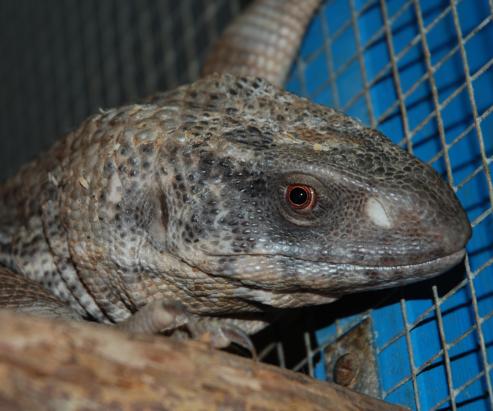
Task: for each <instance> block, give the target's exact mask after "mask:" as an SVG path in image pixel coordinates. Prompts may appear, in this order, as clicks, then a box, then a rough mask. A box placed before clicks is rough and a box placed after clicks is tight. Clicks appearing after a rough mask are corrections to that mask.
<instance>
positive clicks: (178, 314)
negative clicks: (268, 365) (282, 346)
mask: <svg viewBox="0 0 493 411" xmlns="http://www.w3.org/2000/svg"><path fill="white" fill-rule="evenodd" d="M301 5H303V6H301ZM317 5H318V0H316V1H313V0H311V1H305V2H297V1H293V0H289V1H281V0H267V1H265V0H263V1H257V2H255V3H254V4H253V5H252V6H251V7H250V9H249V10H247V11H246V12H245V14H244V15H243V16H241V17H240V19H239V20H238V21H237V22H236V23H234V24H233V25H232V26H231V27H230V28H229V29H228V30H227V31H226V32H225V35H224V36H223V37H222V38H221V39H220V41H219V43H218V45H217V46H216V48H215V49H214V51H213V53H212V54H211V55H210V58H209V59H208V61H207V62H206V64H205V68H204V76H203V77H202V78H201V79H199V80H197V81H196V82H194V83H192V84H189V85H185V86H181V87H178V88H177V89H175V90H173V91H169V92H165V93H160V94H157V95H155V96H152V97H150V98H148V99H145V100H144V101H141V102H138V103H137V104H130V105H126V106H123V107H117V108H113V109H108V110H101V111H100V112H99V113H97V114H95V115H93V116H91V117H90V118H88V119H87V120H86V121H84V122H83V123H82V124H81V125H80V127H78V128H77V129H76V130H74V131H73V132H71V133H69V134H68V135H67V136H66V137H65V138H63V139H61V140H60V141H59V142H57V143H56V144H55V145H54V146H53V148H52V149H51V150H49V151H48V152H46V153H44V154H42V155H41V156H39V157H38V158H37V159H36V160H35V161H33V162H31V163H30V164H28V165H27V166H25V167H23V168H22V169H21V170H20V171H19V172H18V174H17V175H15V176H14V177H12V178H10V179H9V180H7V181H6V182H4V183H3V184H2V185H1V186H0V262H1V266H2V268H1V269H0V278H1V282H0V306H1V307H7V308H11V309H15V310H17V311H24V312H30V313H36V314H42V315H49V316H52V317H61V318H72V319H78V320H82V319H91V320H94V321H97V322H101V323H107V324H115V323H116V324H118V326H120V327H121V328H124V329H127V330H131V331H141V332H158V331H166V332H167V333H168V334H173V333H175V334H176V335H182V334H183V333H185V334H190V335H191V336H192V337H194V338H201V337H203V336H204V335H209V337H210V338H211V341H212V342H213V343H214V345H215V346H217V347H222V346H225V345H227V344H228V343H229V342H230V341H236V342H239V343H240V344H241V343H242V342H243V343H245V344H244V345H248V342H247V338H246V337H245V335H246V334H251V333H254V332H256V331H258V330H260V329H261V328H263V327H264V326H265V325H266V324H267V323H268V322H269V321H270V318H271V317H270V316H271V313H273V312H276V311H278V310H284V309H286V308H291V307H301V306H307V305H315V304H325V303H329V302H332V301H334V300H336V299H337V298H339V297H340V296H342V295H345V294H348V293H353V292H359V291H364V290H371V289H379V288H385V287H395V286H400V285H404V284H407V283H410V282H414V281H419V280H423V279H426V278H429V277H431V276H435V275H438V274H440V273H442V272H444V271H446V270H448V269H449V268H451V267H452V266H454V265H456V264H457V263H459V262H460V261H461V259H462V258H463V257H464V248H465V245H466V243H467V241H468V239H469V237H470V235H471V228H470V225H469V222H468V219H467V217H466V214H465V212H464V210H463V209H462V207H461V205H460V204H459V201H458V200H457V198H456V196H455V194H454V192H453V190H452V189H451V188H450V187H449V186H448V185H447V184H446V183H445V182H444V181H443V180H442V179H441V178H440V177H439V175H438V174H437V173H436V172H435V171H434V170H433V169H432V168H431V167H430V166H428V165H426V164H424V163H422V162H421V161H419V160H418V159H416V158H415V157H413V156H412V155H410V154H408V153H407V152H405V151H403V150H402V149H401V148H399V147H398V146H396V145H394V144H393V143H392V142H391V141H390V140H389V139H388V138H387V137H385V136H384V135H382V134H381V133H380V132H378V131H376V130H373V129H370V128H368V127H365V126H364V125H363V124H361V123H360V122H359V121H358V120H356V119H354V118H351V117H349V116H347V115H345V114H343V113H341V112H339V111H336V110H334V109H331V108H327V107H323V106H320V105H316V104H313V103H311V102H310V101H308V100H306V99H304V98H301V97H297V96H295V95H293V94H290V93H288V92H286V91H283V90H282V89H281V88H280V87H279V85H280V84H281V83H282V81H283V79H284V77H285V76H286V73H287V71H288V69H289V65H290V63H291V60H292V58H293V56H294V53H295V52H296V49H297V47H298V45H299V42H300V41H301V38H302V35H303V32H304V30H305V26H306V25H307V23H308V21H309V18H310V16H311V15H312V13H313V11H314V10H315V9H316V7H317ZM276 47H277V49H276ZM276 50H277V51H276ZM266 79H267V80H266ZM272 83H274V84H272ZM184 329H185V331H183V330H184Z"/></svg>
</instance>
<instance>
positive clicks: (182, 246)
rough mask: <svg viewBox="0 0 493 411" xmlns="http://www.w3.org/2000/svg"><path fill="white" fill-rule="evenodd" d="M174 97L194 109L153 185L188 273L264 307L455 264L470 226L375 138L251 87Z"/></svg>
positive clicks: (264, 87)
mask: <svg viewBox="0 0 493 411" xmlns="http://www.w3.org/2000/svg"><path fill="white" fill-rule="evenodd" d="M183 93H184V94H183V95H181V96H180V99H181V104H182V107H187V106H191V107H193V108H194V110H189V112H188V116H187V114H185V119H186V121H183V122H182V126H181V129H180V130H179V133H180V134H181V135H182V136H184V139H183V143H180V144H178V145H176V144H175V143H173V144H172V145H171V146H170V147H168V153H167V156H169V150H172V151H173V153H172V155H173V157H174V158H175V161H174V162H173V164H170V165H169V166H168V167H169V169H168V170H167V172H166V176H165V177H163V181H165V183H164V184H163V187H165V197H166V198H167V199H168V203H167V211H166V213H167V215H168V224H169V229H170V231H171V232H173V235H172V237H171V238H170V243H169V246H170V247H171V249H172V250H174V252H176V253H178V254H179V256H180V258H181V259H183V260H184V261H186V262H187V263H188V264H190V265H192V266H194V267H196V268H197V269H199V270H201V271H204V272H207V273H210V274H211V275H215V276H221V277H227V278H229V279H231V281H237V282H238V283H239V284H241V285H242V286H243V288H244V293H245V296H246V297H250V298H253V299H257V300H258V302H260V303H268V304H273V305H276V301H277V300H276V297H275V296H273V295H274V294H276V293H281V294H282V293H283V292H288V291H290V292H299V293H304V292H306V293H308V294H309V293H313V294H326V295H330V296H338V295H340V294H343V293H348V292H353V291H357V290H366V289H371V288H382V287H389V286H394V285H400V284H404V283H409V282H412V281H417V280H420V279H424V278H427V277H430V276H434V275H437V274H439V273H442V272H444V271H446V270H447V269H449V268H451V267H452V266H454V265H456V264H457V263H458V262H459V261H460V260H461V259H462V258H463V256H464V247H465V244H466V242H467V240H468V239H469V237H470V233H471V229H470V225H469V222H468V220H467V217H466V214H465V212H464V211H463V209H462V207H461V205H460V204H459V202H458V200H457V198H456V196H455V195H454V193H453V191H452V190H451V188H450V187H449V186H448V185H447V184H446V183H445V182H444V181H443V180H442V179H441V178H440V177H439V176H438V174H437V173H436V172H435V171H434V170H433V169H432V168H431V167H429V166H428V165H426V164H423V163H422V162H420V161H419V160H417V159H416V158H414V157H413V156H411V155H410V154H408V153H407V152H405V151H403V150H402V149H400V148H399V147H398V146H396V145H394V144H393V143H392V142H391V141H390V140H389V139H387V138H386V137H385V136H383V135H382V134H381V133H379V132H378V131H375V130H372V129H369V128H366V127H364V126H363V125H361V124H360V123H359V122H358V121H356V120H354V119H352V118H350V117H348V116H346V115H344V114H341V113H339V112H337V111H335V110H332V109H327V108H324V107H321V106H318V105H315V104H312V103H310V102H308V101H307V100H305V99H301V98H299V97H296V96H293V95H291V94H289V93H287V92H284V91H281V90H279V89H277V88H275V87H273V86H271V85H269V84H268V83H266V82H264V81H261V80H258V79H236V78H234V77H230V76H223V77H222V79H221V81H218V78H217V77H212V78H208V79H205V80H201V81H199V82H198V83H195V85H194V86H193V88H190V89H184V90H183ZM192 112H193V114H192ZM283 301H284V300H283ZM277 304H283V303H282V302H278V303H277Z"/></svg>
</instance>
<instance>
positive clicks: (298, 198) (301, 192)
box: [286, 184, 316, 210]
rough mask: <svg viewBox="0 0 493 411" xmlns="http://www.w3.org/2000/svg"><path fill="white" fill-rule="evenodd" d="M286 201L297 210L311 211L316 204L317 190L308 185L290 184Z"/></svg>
mask: <svg viewBox="0 0 493 411" xmlns="http://www.w3.org/2000/svg"><path fill="white" fill-rule="evenodd" d="M286 201H287V202H288V204H289V205H290V206H291V207H292V208H294V209H295V210H311V209H312V208H313V207H314V206H315V202H316V194H315V190H314V189H313V187H310V186H307V185H306V184H290V185H289V186H288V188H287V189H286Z"/></svg>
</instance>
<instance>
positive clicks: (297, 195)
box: [289, 187, 308, 205]
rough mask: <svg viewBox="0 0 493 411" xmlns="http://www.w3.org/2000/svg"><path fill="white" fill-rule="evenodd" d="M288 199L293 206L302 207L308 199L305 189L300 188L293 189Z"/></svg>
mask: <svg viewBox="0 0 493 411" xmlns="http://www.w3.org/2000/svg"><path fill="white" fill-rule="evenodd" d="M289 199H290V200H291V201H292V202H293V204H296V205H302V204H304V203H306V200H307V199H308V193H307V192H306V190H305V189H303V188H301V187H296V188H293V189H292V190H291V192H290V193H289Z"/></svg>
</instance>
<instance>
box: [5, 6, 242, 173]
mask: <svg viewBox="0 0 493 411" xmlns="http://www.w3.org/2000/svg"><path fill="white" fill-rule="evenodd" d="M247 3H248V0H230V1H228V0H214V1H208V0H183V1H179V2H177V1H173V0H143V1H139V2H135V1H133V0H105V1H99V0H84V1H79V0H44V1H36V0H4V1H0V56H1V57H0V85H1V91H0V179H3V178H5V177H7V176H9V175H12V174H13V173H14V172H15V171H17V169H18V168H19V166H20V165H21V164H24V163H25V162H27V161H28V160H30V159H32V157H33V156H34V155H36V154H38V153H39V151H40V150H42V149H46V148H48V147H49V146H51V144H52V143H53V142H54V141H55V140H56V139H57V138H60V137H61V136H62V135H63V134H64V133H66V132H68V131H70V130H71V129H73V128H74V127H76V126H77V125H78V124H79V123H80V122H81V121H82V120H83V119H85V118H86V117H87V116H88V115H90V114H92V113H94V112H96V111H97V110H98V108H100V107H103V108H104V107H114V106H116V105H120V104H123V103H125V102H128V101H132V100H135V99H137V98H138V97H142V96H146V95H150V94H152V93H155V92H157V91H163V90H167V89H170V88H173V87H175V86H176V85H178V84H182V83H188V82H191V81H193V80H195V79H196V78H197V76H198V72H199V68H200V64H201V61H202V58H203V57H204V53H205V51H206V49H207V47H208V46H209V45H210V44H211V43H212V42H213V40H214V39H215V38H216V37H217V36H218V34H219V33H220V32H221V31H222V30H223V28H224V26H225V25H226V24H227V23H229V21H230V20H231V19H232V17H233V16H234V15H236V14H238V13H239V12H240V11H241V9H243V8H244V6H245V5H246V4H247Z"/></svg>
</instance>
